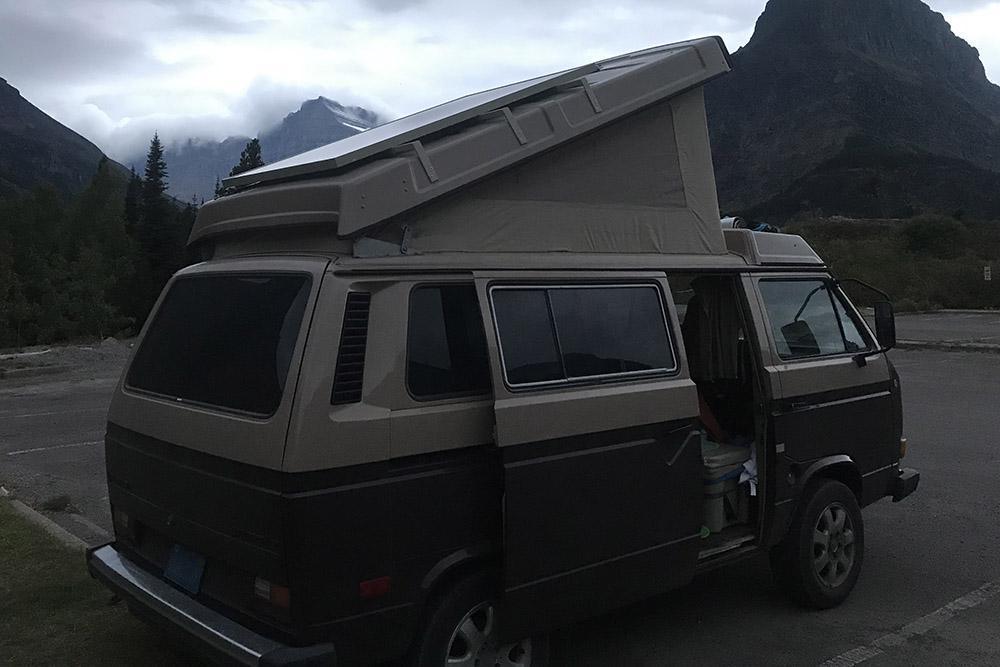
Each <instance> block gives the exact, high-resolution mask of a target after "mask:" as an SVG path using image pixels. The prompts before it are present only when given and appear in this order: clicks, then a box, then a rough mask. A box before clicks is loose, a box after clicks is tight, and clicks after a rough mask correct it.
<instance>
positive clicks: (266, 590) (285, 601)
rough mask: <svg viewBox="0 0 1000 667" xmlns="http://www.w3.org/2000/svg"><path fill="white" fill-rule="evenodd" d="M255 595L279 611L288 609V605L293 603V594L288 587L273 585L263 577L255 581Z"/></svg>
mask: <svg viewBox="0 0 1000 667" xmlns="http://www.w3.org/2000/svg"><path fill="white" fill-rule="evenodd" d="M253 594H254V595H255V596H256V597H258V598H260V599H261V600H266V601H267V602H269V603H271V605H272V606H274V607H277V608H278V609H288V605H289V604H290V603H291V594H290V593H289V591H288V587H287V586H281V585H279V584H272V583H271V582H270V581H268V580H267V579H263V578H261V577H256V578H255V579H254V580H253Z"/></svg>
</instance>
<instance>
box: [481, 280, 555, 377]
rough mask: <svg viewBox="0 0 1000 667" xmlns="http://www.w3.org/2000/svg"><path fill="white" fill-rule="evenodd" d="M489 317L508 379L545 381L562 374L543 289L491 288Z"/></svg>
mask: <svg viewBox="0 0 1000 667" xmlns="http://www.w3.org/2000/svg"><path fill="white" fill-rule="evenodd" d="M493 317H494V318H495V320H496V325H497V330H498V332H499V334H500V345H501V349H502V353H503V362H504V369H505V372H506V374H507V381H508V382H510V383H511V384H526V383H529V382H549V381H552V380H562V379H563V378H564V377H565V376H564V375H563V369H562V363H561V362H560V361H559V351H558V349H557V348H556V338H555V332H554V331H553V330H552V321H551V319H550V318H549V306H548V302H547V297H546V294H545V291H544V290H495V291H494V292H493Z"/></svg>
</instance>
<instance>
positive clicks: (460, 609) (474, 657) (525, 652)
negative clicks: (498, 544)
mask: <svg viewBox="0 0 1000 667" xmlns="http://www.w3.org/2000/svg"><path fill="white" fill-rule="evenodd" d="M494 591H495V588H494V586H493V585H492V582H491V580H490V578H489V577H488V576H487V575H486V574H485V573H476V574H473V575H469V576H466V577H464V578H462V579H459V580H458V581H457V582H455V584H454V585H453V586H451V588H449V589H448V590H447V591H446V592H445V593H444V594H443V595H441V596H439V597H438V598H437V599H436V600H434V601H433V602H432V603H431V604H430V605H429V607H428V610H427V615H426V617H425V619H424V625H423V631H422V633H421V635H420V636H419V637H418V638H417V643H416V645H415V646H414V650H413V652H412V656H411V660H410V662H409V664H410V665H412V666H413V667H497V666H499V667H545V666H546V665H547V664H548V650H549V643H548V639H547V637H532V638H530V639H524V640H521V641H519V642H516V643H514V644H509V645H506V646H498V645H497V643H496V641H495V637H496V634H497V633H496V613H495V610H496V596H495V593H494Z"/></svg>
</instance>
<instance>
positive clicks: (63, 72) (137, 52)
mask: <svg viewBox="0 0 1000 667" xmlns="http://www.w3.org/2000/svg"><path fill="white" fill-rule="evenodd" d="M0 63H3V68H4V72H3V73H4V76H5V77H7V78H8V79H10V80H18V81H25V82H66V81H73V80H78V79H81V78H85V77H91V76H98V75H100V74H101V73H106V72H115V73H116V74H126V73H134V74H137V73H142V74H144V75H152V76H156V75H157V74H158V73H159V72H160V71H161V70H162V64H161V63H159V62H157V61H156V60H155V59H153V58H151V57H150V55H149V53H148V51H147V49H146V45H145V44H144V43H143V42H142V41H141V40H140V39H139V38H135V37H133V38H129V37H123V36H120V35H116V34H113V33H107V32H102V31H97V30H94V29H93V28H92V27H91V26H90V25H88V24H85V23H82V22H80V21H78V20H76V19H75V18H74V17H73V16H64V17H58V18H55V17H52V16H50V15H46V13H44V12H37V13H36V12H31V13H25V12H23V11H18V10H16V9H15V8H14V7H13V6H8V7H6V8H3V9H0Z"/></svg>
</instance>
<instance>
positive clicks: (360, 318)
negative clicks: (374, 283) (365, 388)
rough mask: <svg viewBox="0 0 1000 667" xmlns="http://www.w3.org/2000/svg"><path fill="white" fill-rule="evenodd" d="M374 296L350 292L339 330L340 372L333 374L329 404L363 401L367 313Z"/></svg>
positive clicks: (338, 359)
mask: <svg viewBox="0 0 1000 667" xmlns="http://www.w3.org/2000/svg"><path fill="white" fill-rule="evenodd" d="M371 301H372V295H371V294H369V293H368V292H349V293H348V294H347V306H346V307H345V309H344V327H343V329H341V331H340V350H339V351H338V352H337V370H336V371H335V372H334V374H333V393H332V394H331V396H330V403H332V404H333V405H341V404H344V403H357V402H358V401H360V400H361V388H362V385H363V384H364V375H365V348H366V347H367V345H368V310H369V307H370V306H371Z"/></svg>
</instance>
